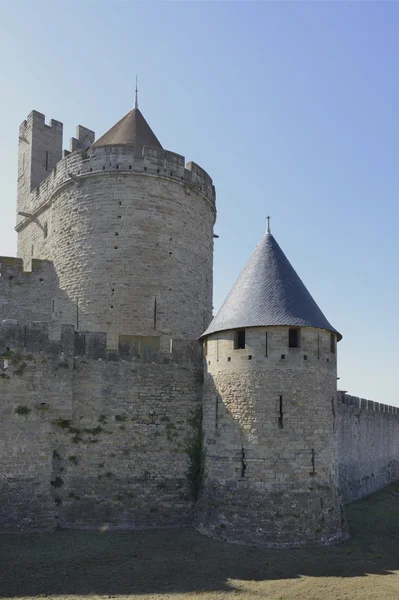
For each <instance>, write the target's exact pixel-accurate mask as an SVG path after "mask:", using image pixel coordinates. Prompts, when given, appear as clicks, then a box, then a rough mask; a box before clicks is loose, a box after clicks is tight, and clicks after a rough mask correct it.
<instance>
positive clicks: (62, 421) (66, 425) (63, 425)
mask: <svg viewBox="0 0 399 600" xmlns="http://www.w3.org/2000/svg"><path fill="white" fill-rule="evenodd" d="M55 424H56V425H57V426H58V427H61V429H69V427H70V426H71V421H68V420H67V419H58V421H56V422H55Z"/></svg>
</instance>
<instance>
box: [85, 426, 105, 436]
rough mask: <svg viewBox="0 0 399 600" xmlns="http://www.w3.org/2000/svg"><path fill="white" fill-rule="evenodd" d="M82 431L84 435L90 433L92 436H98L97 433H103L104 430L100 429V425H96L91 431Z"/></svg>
mask: <svg viewBox="0 0 399 600" xmlns="http://www.w3.org/2000/svg"><path fill="white" fill-rule="evenodd" d="M84 431H85V433H91V434H92V435H98V434H99V433H101V432H102V431H104V429H103V428H102V427H101V425H97V427H93V428H92V429H89V428H87V429H85V430H84Z"/></svg>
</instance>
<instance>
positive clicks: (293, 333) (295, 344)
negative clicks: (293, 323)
mask: <svg viewBox="0 0 399 600" xmlns="http://www.w3.org/2000/svg"><path fill="white" fill-rule="evenodd" d="M299 331H300V330H299V328H298V327H290V328H289V330H288V347H289V348H299Z"/></svg>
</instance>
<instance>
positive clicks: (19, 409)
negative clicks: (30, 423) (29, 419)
mask: <svg viewBox="0 0 399 600" xmlns="http://www.w3.org/2000/svg"><path fill="white" fill-rule="evenodd" d="M14 412H15V413H16V414H17V415H20V416H26V415H29V413H30V412H31V409H30V408H28V407H27V406H17V408H16V409H15V410H14Z"/></svg>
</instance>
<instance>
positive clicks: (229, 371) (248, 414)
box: [196, 327, 345, 546]
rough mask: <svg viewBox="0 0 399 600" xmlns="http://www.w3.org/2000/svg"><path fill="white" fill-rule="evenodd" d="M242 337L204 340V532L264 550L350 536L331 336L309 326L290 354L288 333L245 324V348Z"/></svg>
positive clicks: (227, 333) (219, 336)
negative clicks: (341, 481)
mask: <svg viewBox="0 0 399 600" xmlns="http://www.w3.org/2000/svg"><path fill="white" fill-rule="evenodd" d="M234 335H235V332H234V331H224V332H219V333H215V334H212V335H210V336H208V337H207V339H206V342H205V346H206V352H207V354H206V374H205V381H204V395H203V411H204V418H203V427H204V452H205V480H204V487H203V492H202V495H201V497H200V501H199V505H198V513H197V517H196V524H197V527H198V528H199V529H200V531H203V532H204V533H208V534H210V535H212V536H215V537H219V538H222V539H228V540H230V541H236V542H244V543H247V544H257V545H264V546H296V545H304V544H306V543H312V544H317V543H329V542H331V541H333V540H338V539H340V538H342V536H343V535H344V534H345V524H344V522H343V518H342V512H341V501H340V497H339V490H338V458H337V435H336V423H335V404H336V354H335V353H332V352H331V351H330V333H329V332H326V331H323V330H317V329H312V328H301V331H300V339H301V342H300V348H288V327H268V328H258V327H254V328H247V329H246V344H245V349H242V350H238V349H234ZM266 336H267V337H266Z"/></svg>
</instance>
